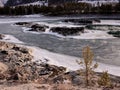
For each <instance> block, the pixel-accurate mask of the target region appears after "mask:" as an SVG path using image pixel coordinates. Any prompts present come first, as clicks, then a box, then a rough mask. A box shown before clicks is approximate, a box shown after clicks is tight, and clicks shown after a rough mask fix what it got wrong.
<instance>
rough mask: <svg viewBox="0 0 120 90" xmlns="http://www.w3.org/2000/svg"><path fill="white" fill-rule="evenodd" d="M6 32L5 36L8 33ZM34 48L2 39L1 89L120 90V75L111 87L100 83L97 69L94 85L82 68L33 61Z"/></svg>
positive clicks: (0, 42) (114, 77)
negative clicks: (81, 70)
mask: <svg viewBox="0 0 120 90" xmlns="http://www.w3.org/2000/svg"><path fill="white" fill-rule="evenodd" d="M0 36H2V39H3V38H4V37H5V35H0ZM32 53H33V50H31V49H30V48H27V47H24V46H20V45H16V44H13V43H8V42H3V41H0V90H86V89H87V90H119V88H120V77H116V76H112V75H111V76H110V77H111V81H112V82H113V84H112V86H111V87H103V86H99V85H98V84H96V83H95V82H96V80H97V78H99V77H100V75H101V73H96V74H95V76H94V78H93V83H92V86H91V87H86V86H85V81H84V76H83V75H82V74H81V73H80V70H76V71H66V67H62V66H56V65H51V64H48V63H47V61H48V60H47V59H46V62H43V61H42V60H39V61H41V62H40V63H38V62H37V61H33V59H34V56H33V55H32Z"/></svg>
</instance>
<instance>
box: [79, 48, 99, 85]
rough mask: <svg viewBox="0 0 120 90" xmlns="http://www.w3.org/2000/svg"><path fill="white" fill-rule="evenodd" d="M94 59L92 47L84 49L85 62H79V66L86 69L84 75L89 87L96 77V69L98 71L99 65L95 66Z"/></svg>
mask: <svg viewBox="0 0 120 90" xmlns="http://www.w3.org/2000/svg"><path fill="white" fill-rule="evenodd" d="M93 57H94V54H93V52H92V51H91V49H90V47H89V46H87V47H84V48H83V59H84V60H83V61H77V62H78V64H80V65H81V64H82V65H83V66H84V68H83V69H82V71H83V72H82V73H84V76H85V84H86V86H89V85H90V83H91V79H92V78H93V76H94V69H96V68H97V67H98V64H97V63H95V64H93Z"/></svg>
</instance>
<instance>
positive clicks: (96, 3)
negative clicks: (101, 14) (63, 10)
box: [78, 0, 119, 6]
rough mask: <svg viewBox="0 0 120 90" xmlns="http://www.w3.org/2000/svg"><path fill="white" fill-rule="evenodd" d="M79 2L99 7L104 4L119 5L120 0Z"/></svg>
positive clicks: (80, 0) (82, 0)
mask: <svg viewBox="0 0 120 90" xmlns="http://www.w3.org/2000/svg"><path fill="white" fill-rule="evenodd" d="M78 2H85V3H89V4H92V5H93V6H97V5H102V4H109V3H112V4H114V3H118V2H119V0H78Z"/></svg>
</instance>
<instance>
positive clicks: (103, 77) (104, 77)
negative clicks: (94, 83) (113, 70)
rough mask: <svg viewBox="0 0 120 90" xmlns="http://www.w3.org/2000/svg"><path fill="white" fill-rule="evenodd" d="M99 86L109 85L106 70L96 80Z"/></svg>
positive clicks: (109, 81)
mask: <svg viewBox="0 0 120 90" xmlns="http://www.w3.org/2000/svg"><path fill="white" fill-rule="evenodd" d="M98 84H99V85H100V86H105V87H110V86H111V80H110V77H109V74H108V72H107V71H105V72H103V73H102V75H101V77H100V79H99V80H98Z"/></svg>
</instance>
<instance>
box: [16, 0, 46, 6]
mask: <svg viewBox="0 0 120 90" xmlns="http://www.w3.org/2000/svg"><path fill="white" fill-rule="evenodd" d="M29 5H40V6H44V5H45V6H48V3H46V2H44V1H37V2H33V3H27V4H22V5H18V6H29Z"/></svg>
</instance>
